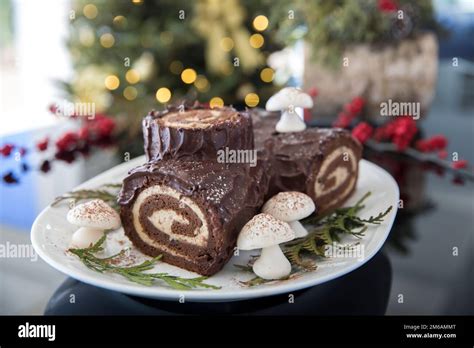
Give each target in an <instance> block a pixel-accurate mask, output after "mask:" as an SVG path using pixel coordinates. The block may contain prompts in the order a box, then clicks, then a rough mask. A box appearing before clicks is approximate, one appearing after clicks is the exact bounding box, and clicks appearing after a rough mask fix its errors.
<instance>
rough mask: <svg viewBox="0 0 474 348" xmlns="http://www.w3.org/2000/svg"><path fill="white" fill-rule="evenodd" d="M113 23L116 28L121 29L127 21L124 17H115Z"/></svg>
mask: <svg viewBox="0 0 474 348" xmlns="http://www.w3.org/2000/svg"><path fill="white" fill-rule="evenodd" d="M113 23H114V25H115V26H116V27H117V28H121V29H123V28H126V27H127V24H128V21H127V18H125V17H124V16H115V17H114V20H113Z"/></svg>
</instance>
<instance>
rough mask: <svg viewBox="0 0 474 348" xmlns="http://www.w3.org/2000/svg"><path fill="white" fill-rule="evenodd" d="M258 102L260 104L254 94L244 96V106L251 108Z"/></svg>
mask: <svg viewBox="0 0 474 348" xmlns="http://www.w3.org/2000/svg"><path fill="white" fill-rule="evenodd" d="M259 102H260V98H259V97H258V95H257V94H255V93H249V94H247V95H246V96H245V104H247V106H249V107H251V108H253V107H254V106H257V105H258V103H259Z"/></svg>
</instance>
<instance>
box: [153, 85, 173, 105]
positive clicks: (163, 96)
mask: <svg viewBox="0 0 474 348" xmlns="http://www.w3.org/2000/svg"><path fill="white" fill-rule="evenodd" d="M170 99H171V91H170V90H169V89H168V88H166V87H161V88H160V89H158V90H157V91H156V100H158V101H159V102H160V103H166V102H167V101H169V100H170Z"/></svg>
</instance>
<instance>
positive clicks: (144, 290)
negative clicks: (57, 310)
mask: <svg viewBox="0 0 474 348" xmlns="http://www.w3.org/2000/svg"><path fill="white" fill-rule="evenodd" d="M143 157H144V156H140V157H138V158H135V159H133V160H131V161H129V162H126V163H122V164H119V165H117V166H115V167H113V168H111V169H109V170H107V171H105V172H103V173H101V174H99V175H97V176H95V177H93V178H91V179H89V180H87V181H85V182H84V183H82V184H80V185H78V186H77V187H76V188H74V190H75V189H79V188H81V187H84V186H87V185H88V183H89V182H90V181H96V180H97V179H98V178H99V177H101V176H107V175H110V173H111V172H115V171H119V170H122V167H125V168H128V167H129V166H131V163H130V162H132V161H134V162H135V161H136V162H138V161H139V160H141V159H142V158H143ZM361 162H364V165H368V166H369V167H372V168H374V169H375V170H377V171H379V172H381V173H382V174H383V175H385V176H386V177H387V180H389V182H390V185H389V186H393V188H394V190H395V192H394V193H395V195H396V201H397V203H398V200H399V199H400V190H399V187H398V184H397V183H396V181H395V179H394V178H393V177H392V175H390V173H388V172H387V171H386V170H385V169H383V168H382V167H380V166H378V165H376V164H375V163H372V162H370V161H368V160H365V159H361ZM394 208H395V209H394V212H393V213H392V214H391V218H390V220H387V222H386V224H387V225H386V233H385V236H384V237H383V238H380V239H379V241H378V243H377V245H375V246H374V248H373V249H372V251H371V252H370V253H369V254H368V255H367V256H366V257H364V258H363V260H362V261H358V262H355V263H353V264H350V265H349V266H347V268H344V269H343V270H341V271H340V272H337V273H333V274H331V273H330V274H327V275H325V276H322V277H321V278H318V279H316V280H315V279H311V278H309V279H303V280H300V281H298V282H287V283H284V284H280V285H279V286H277V287H266V286H264V285H263V286H261V287H255V288H246V289H245V290H239V289H232V290H229V291H226V292H221V293H220V292H219V290H210V289H208V290H200V289H194V290H182V291H180V290H175V289H168V288H165V287H145V286H142V285H139V284H133V283H131V284H123V283H117V282H115V281H114V279H112V278H97V276H92V275H89V274H87V273H84V272H83V271H81V270H75V269H72V268H69V267H68V266H67V264H63V263H61V262H58V261H56V260H55V259H54V258H53V257H50V256H49V255H48V253H47V252H46V251H44V250H43V248H42V246H41V241H40V238H41V233H40V231H41V228H40V227H39V226H38V225H39V223H40V221H41V220H42V217H43V216H44V215H45V214H47V213H48V210H49V209H51V205H48V206H47V207H45V208H44V209H43V210H42V211H41V213H40V214H38V216H37V217H36V219H35V221H34V222H33V225H32V227H31V234H30V237H31V243H32V245H33V248H34V249H35V251H36V252H37V253H38V255H39V256H40V257H41V259H42V260H43V261H45V262H46V263H47V264H48V265H50V266H51V267H53V268H55V269H56V270H58V271H59V272H61V273H63V274H65V275H67V276H68V277H71V278H74V279H77V280H79V281H81V282H84V283H86V284H89V285H93V286H97V287H100V288H104V289H107V290H112V291H117V292H120V293H125V294H128V295H132V296H139V297H146V298H153V299H159V300H167V301H175V300H179V299H180V298H182V296H184V299H185V301H187V302H230V301H239V300H247V299H252V298H259V297H266V296H273V295H281V294H284V293H288V292H291V291H298V290H301V289H305V288H309V287H312V286H316V285H319V284H322V283H325V282H328V281H331V280H333V279H336V278H339V277H342V276H344V275H346V274H348V273H350V272H352V271H354V270H355V269H357V268H359V267H362V266H363V265H364V264H366V263H367V262H368V261H370V260H371V259H372V258H373V257H374V256H375V255H376V254H377V253H378V252H379V251H380V249H381V248H382V247H383V245H384V244H385V241H386V240H387V238H388V236H389V234H390V231H391V229H392V227H393V223H394V221H395V218H396V216H397V212H398V204H395V207H394Z"/></svg>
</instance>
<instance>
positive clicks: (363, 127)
mask: <svg viewBox="0 0 474 348" xmlns="http://www.w3.org/2000/svg"><path fill="white" fill-rule="evenodd" d="M373 131H374V129H373V128H372V126H370V125H369V124H368V123H366V122H361V123H359V124H358V125H357V126H356V127H354V129H353V130H352V136H353V137H354V138H356V139H357V140H359V141H360V142H361V143H362V144H364V143H365V142H366V141H367V140H368V139H370V137H371V136H372V133H373Z"/></svg>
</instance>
